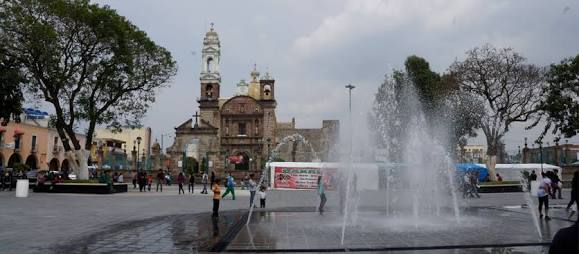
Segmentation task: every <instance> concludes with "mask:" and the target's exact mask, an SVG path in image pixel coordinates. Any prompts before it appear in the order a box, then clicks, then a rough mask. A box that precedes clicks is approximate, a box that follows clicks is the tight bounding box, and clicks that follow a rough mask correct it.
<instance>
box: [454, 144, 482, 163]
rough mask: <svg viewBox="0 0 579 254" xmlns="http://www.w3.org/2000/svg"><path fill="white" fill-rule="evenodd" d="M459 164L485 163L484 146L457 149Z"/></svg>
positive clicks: (468, 146)
mask: <svg viewBox="0 0 579 254" xmlns="http://www.w3.org/2000/svg"><path fill="white" fill-rule="evenodd" d="M457 152H458V155H459V158H460V161H461V162H472V163H486V147H485V146H484V145H465V146H464V147H463V148H462V149H460V148H458V151H457Z"/></svg>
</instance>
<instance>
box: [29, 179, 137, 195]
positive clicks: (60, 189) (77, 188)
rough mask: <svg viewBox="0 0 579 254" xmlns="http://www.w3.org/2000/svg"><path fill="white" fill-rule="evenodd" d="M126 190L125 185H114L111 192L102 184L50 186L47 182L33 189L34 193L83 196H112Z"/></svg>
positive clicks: (58, 184) (60, 184)
mask: <svg viewBox="0 0 579 254" xmlns="http://www.w3.org/2000/svg"><path fill="white" fill-rule="evenodd" d="M127 190H128V185H127V184H126V183H115V184H113V186H112V190H111V189H110V188H109V186H108V185H107V184H104V183H57V184H55V185H52V184H50V182H48V183H46V184H44V185H42V186H36V188H34V192H50V193H85V194H113V193H120V192H127Z"/></svg>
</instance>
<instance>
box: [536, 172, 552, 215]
mask: <svg viewBox="0 0 579 254" xmlns="http://www.w3.org/2000/svg"><path fill="white" fill-rule="evenodd" d="M541 176H542V177H543V179H542V180H541V184H540V185H539V191H538V192H537V197H539V218H543V212H542V207H543V205H544V206H545V220H551V217H549V195H550V193H551V179H549V178H548V177H547V174H545V173H541Z"/></svg>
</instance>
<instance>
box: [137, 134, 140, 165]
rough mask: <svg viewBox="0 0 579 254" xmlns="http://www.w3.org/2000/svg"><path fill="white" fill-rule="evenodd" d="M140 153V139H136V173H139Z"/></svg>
mask: <svg viewBox="0 0 579 254" xmlns="http://www.w3.org/2000/svg"><path fill="white" fill-rule="evenodd" d="M140 151H141V137H140V136H139V137H137V171H138V172H140V171H141V166H140V158H139V152H140Z"/></svg>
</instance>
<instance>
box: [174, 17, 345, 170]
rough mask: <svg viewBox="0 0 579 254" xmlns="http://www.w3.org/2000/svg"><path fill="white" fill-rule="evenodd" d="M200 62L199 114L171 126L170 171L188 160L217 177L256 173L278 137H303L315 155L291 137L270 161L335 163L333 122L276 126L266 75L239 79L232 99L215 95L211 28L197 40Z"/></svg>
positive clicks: (271, 83) (216, 56)
mask: <svg viewBox="0 0 579 254" xmlns="http://www.w3.org/2000/svg"><path fill="white" fill-rule="evenodd" d="M201 61H202V68H201V73H200V78H199V79H200V82H199V89H200V97H199V98H198V99H197V102H198V103H199V110H198V111H197V112H196V113H195V115H194V116H193V118H191V119H188V120H187V121H185V122H184V123H183V124H181V125H179V126H178V127H176V128H175V140H174V143H173V145H172V146H171V147H169V148H168V153H169V154H170V156H171V160H172V163H171V164H172V165H174V167H180V166H178V165H180V164H182V163H179V161H183V159H184V158H186V157H193V158H195V160H196V161H198V162H202V161H204V160H205V161H207V165H208V166H209V170H211V171H214V172H216V173H217V174H219V175H223V174H224V173H225V172H232V173H233V174H234V175H237V177H241V176H243V175H245V174H246V173H248V172H255V173H257V174H259V172H260V171H261V170H262V169H263V167H264V163H265V161H267V158H268V156H269V154H270V152H271V151H272V150H273V149H275V147H276V146H277V145H278V144H279V142H280V141H281V140H282V139H283V138H284V137H286V136H288V135H292V134H295V133H298V134H300V135H302V136H303V137H305V139H306V140H307V141H308V142H309V143H310V145H311V148H313V150H314V151H315V153H316V154H313V152H312V151H311V150H312V149H310V147H309V146H310V145H308V144H305V142H303V140H299V139H296V140H292V141H289V142H288V144H287V145H282V146H280V149H279V151H280V153H279V155H278V156H277V158H276V160H278V161H313V160H321V161H329V160H333V159H335V155H334V154H335V151H336V150H337V149H336V147H335V146H336V144H337V142H338V136H339V121H337V120H324V121H323V122H322V128H320V129H297V128H296V126H295V119H292V120H291V122H286V123H281V122H278V121H277V118H276V109H277V102H276V97H275V96H276V89H275V87H276V83H275V80H274V78H272V77H271V76H270V75H269V73H265V75H261V74H260V73H259V72H258V71H257V69H256V68H255V67H254V69H253V71H251V73H250V79H249V82H246V81H245V80H243V79H242V80H241V81H239V83H237V87H236V91H235V93H234V95H233V96H232V97H230V98H226V97H221V89H220V88H221V74H220V71H219V64H220V61H221V45H220V42H219V36H218V34H217V32H216V31H215V30H214V28H213V26H211V28H210V30H209V31H208V32H207V33H206V34H205V38H204V39H203V49H202V54H201ZM316 157H317V158H316ZM238 179H239V178H238Z"/></svg>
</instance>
